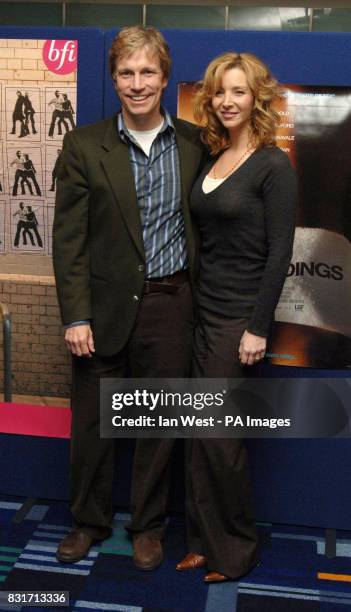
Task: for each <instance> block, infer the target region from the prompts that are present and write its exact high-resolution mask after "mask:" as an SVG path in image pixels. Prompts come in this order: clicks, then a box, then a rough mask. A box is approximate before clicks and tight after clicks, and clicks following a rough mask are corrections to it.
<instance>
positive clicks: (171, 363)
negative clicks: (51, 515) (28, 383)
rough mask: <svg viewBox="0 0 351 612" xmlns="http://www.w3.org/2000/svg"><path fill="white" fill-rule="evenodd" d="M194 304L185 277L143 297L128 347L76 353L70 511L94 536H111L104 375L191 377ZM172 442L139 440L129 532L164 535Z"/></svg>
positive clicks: (110, 449) (111, 459)
mask: <svg viewBox="0 0 351 612" xmlns="http://www.w3.org/2000/svg"><path fill="white" fill-rule="evenodd" d="M192 337H193V305H192V297H191V290H190V286H189V283H188V282H185V283H184V282H182V283H181V284H180V285H179V286H178V291H177V292H176V293H174V294H168V293H149V294H147V295H144V296H143V299H142V301H141V304H140V307H139V311H138V316H137V320H136V323H135V325H134V328H133V331H132V333H131V336H130V338H129V341H128V343H127V345H126V346H125V347H124V348H123V350H122V351H120V352H119V353H118V354H116V355H113V356H112V357H102V356H98V355H94V356H93V357H92V358H91V359H87V358H83V357H74V358H73V385H72V435H71V470H70V472H71V473H70V476H71V478H70V483H71V512H72V515H73V518H74V520H75V523H76V525H77V526H79V527H80V528H81V529H83V531H85V532H86V533H88V534H89V535H92V536H93V537H95V538H98V539H103V538H106V537H108V536H109V535H110V533H111V520H112V516H113V511H112V483H113V466H114V440H112V439H101V438H100V422H99V421H100V412H99V383H100V378H122V377H126V376H129V377H132V378H161V377H165V378H166V377H175V378H177V377H186V376H189V370H190V361H191V350H192ZM174 443H175V441H174V440H173V439H140V440H139V441H138V442H137V446H136V452H135V459H134V467H133V479H132V500H131V505H132V522H131V524H130V526H129V531H131V532H138V531H150V532H153V533H155V534H157V535H160V536H161V535H162V533H163V529H164V519H165V513H166V505H167V498H168V491H169V468H170V457H171V453H172V450H173V447H174Z"/></svg>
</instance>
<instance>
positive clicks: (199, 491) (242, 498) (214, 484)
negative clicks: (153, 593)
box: [186, 311, 257, 578]
mask: <svg viewBox="0 0 351 612" xmlns="http://www.w3.org/2000/svg"><path fill="white" fill-rule="evenodd" d="M246 325H247V319H226V318H222V317H219V316H217V315H215V314H213V313H209V312H206V311H200V319H199V323H198V325H197V327H196V330H195V345H194V358H193V367H192V375H193V376H194V377H197V378H202V377H207V378H241V377H243V376H244V377H246V376H248V375H250V374H252V373H253V371H252V370H251V369H250V367H249V366H247V367H243V366H242V365H241V364H240V362H239V356H238V348H239V344H240V339H241V337H242V335H243V333H244V331H245V329H246ZM254 371H255V372H256V374H255V375H257V370H256V367H255V370H254ZM186 488H187V498H186V513H187V540H188V549H189V551H190V552H194V553H199V554H203V555H205V557H206V558H207V567H208V569H209V570H210V571H217V572H220V573H222V574H224V575H226V576H229V577H231V578H237V577H239V576H242V575H243V574H245V573H246V572H248V571H249V570H250V569H251V568H252V567H253V566H254V565H255V564H256V563H257V532H256V526H255V522H254V515H253V511H252V501H251V484H250V475H249V466H248V458H247V451H246V448H245V446H244V444H243V442H242V440H240V439H238V438H231V439H193V440H187V442H186Z"/></svg>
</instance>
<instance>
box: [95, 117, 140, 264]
mask: <svg viewBox="0 0 351 612" xmlns="http://www.w3.org/2000/svg"><path fill="white" fill-rule="evenodd" d="M102 147H103V149H105V153H103V155H102V157H101V163H102V166H103V168H104V170H105V174H106V177H107V180H108V181H109V183H110V185H111V188H112V190H113V192H114V194H115V196H116V200H117V203H118V205H119V207H120V209H121V213H122V216H123V219H124V221H125V224H126V226H127V228H128V231H129V233H130V235H131V237H132V239H133V241H134V243H135V245H136V247H137V249H138V251H139V253H140V255H141V256H142V258H143V260H144V261H145V252H144V243H143V234H142V227H141V222H140V212H139V208H138V202H137V195H136V191H135V183H134V176H133V170H132V166H131V163H130V158H129V150H128V146H127V145H126V144H125V143H124V142H123V141H122V140H121V138H120V136H119V134H118V131H117V118H116V115H115V116H114V117H112V118H111V121H110V122H109V124H108V127H107V129H106V132H105V135H104V138H103V141H102Z"/></svg>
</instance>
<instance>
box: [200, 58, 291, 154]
mask: <svg viewBox="0 0 351 612" xmlns="http://www.w3.org/2000/svg"><path fill="white" fill-rule="evenodd" d="M231 68H240V69H241V70H243V72H245V75H246V78H247V83H248V86H249V88H250V90H251V92H252V94H253V96H254V107H253V111H252V115H251V140H252V143H253V145H254V146H255V147H256V148H258V149H259V148H261V147H264V146H272V145H274V144H275V130H276V122H277V121H278V119H279V115H278V113H277V112H276V111H275V110H273V108H272V102H273V101H274V100H275V99H276V98H277V97H279V96H281V95H282V89H281V87H280V86H279V85H278V83H277V81H276V80H275V79H274V77H273V76H272V75H271V73H270V71H269V69H268V68H267V66H266V65H265V64H264V63H263V62H262V61H261V60H260V59H259V58H258V57H256V55H253V54H252V53H234V52H231V53H223V54H222V55H219V56H218V57H216V58H215V59H214V60H212V62H211V63H210V64H209V65H208V67H207V70H206V72H205V76H204V79H203V81H200V83H198V92H197V94H196V97H195V103H194V117H195V120H196V121H197V122H198V123H201V124H202V125H203V131H202V140H203V142H204V143H205V144H206V145H208V146H209V148H210V151H211V154H212V155H217V154H218V153H220V151H223V150H224V149H227V148H228V147H229V146H230V139H229V133H228V130H227V129H226V128H225V127H223V125H222V124H221V122H220V121H219V119H218V118H217V116H216V115H215V113H214V111H213V109H212V98H213V96H214V95H215V93H216V91H217V90H218V89H219V88H220V87H221V84H222V77H223V74H224V72H225V71H226V70H230V69H231Z"/></svg>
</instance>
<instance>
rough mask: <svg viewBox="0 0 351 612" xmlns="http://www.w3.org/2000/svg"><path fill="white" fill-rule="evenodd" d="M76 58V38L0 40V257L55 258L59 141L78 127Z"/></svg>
mask: <svg viewBox="0 0 351 612" xmlns="http://www.w3.org/2000/svg"><path fill="white" fill-rule="evenodd" d="M77 54H78V43H77V41H76V40H35V39H28V40H24V39H1V40H0V62H1V67H2V77H3V78H2V81H1V83H0V253H11V252H12V253H14V252H15V253H20V252H30V253H38V254H45V255H50V254H51V244H50V236H51V234H52V227H51V226H52V219H53V215H52V209H53V206H54V201H55V191H56V173H57V166H58V161H59V158H60V154H61V150H62V140H63V137H64V135H65V134H66V132H69V131H70V130H72V129H73V128H74V127H75V126H76V122H77Z"/></svg>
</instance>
